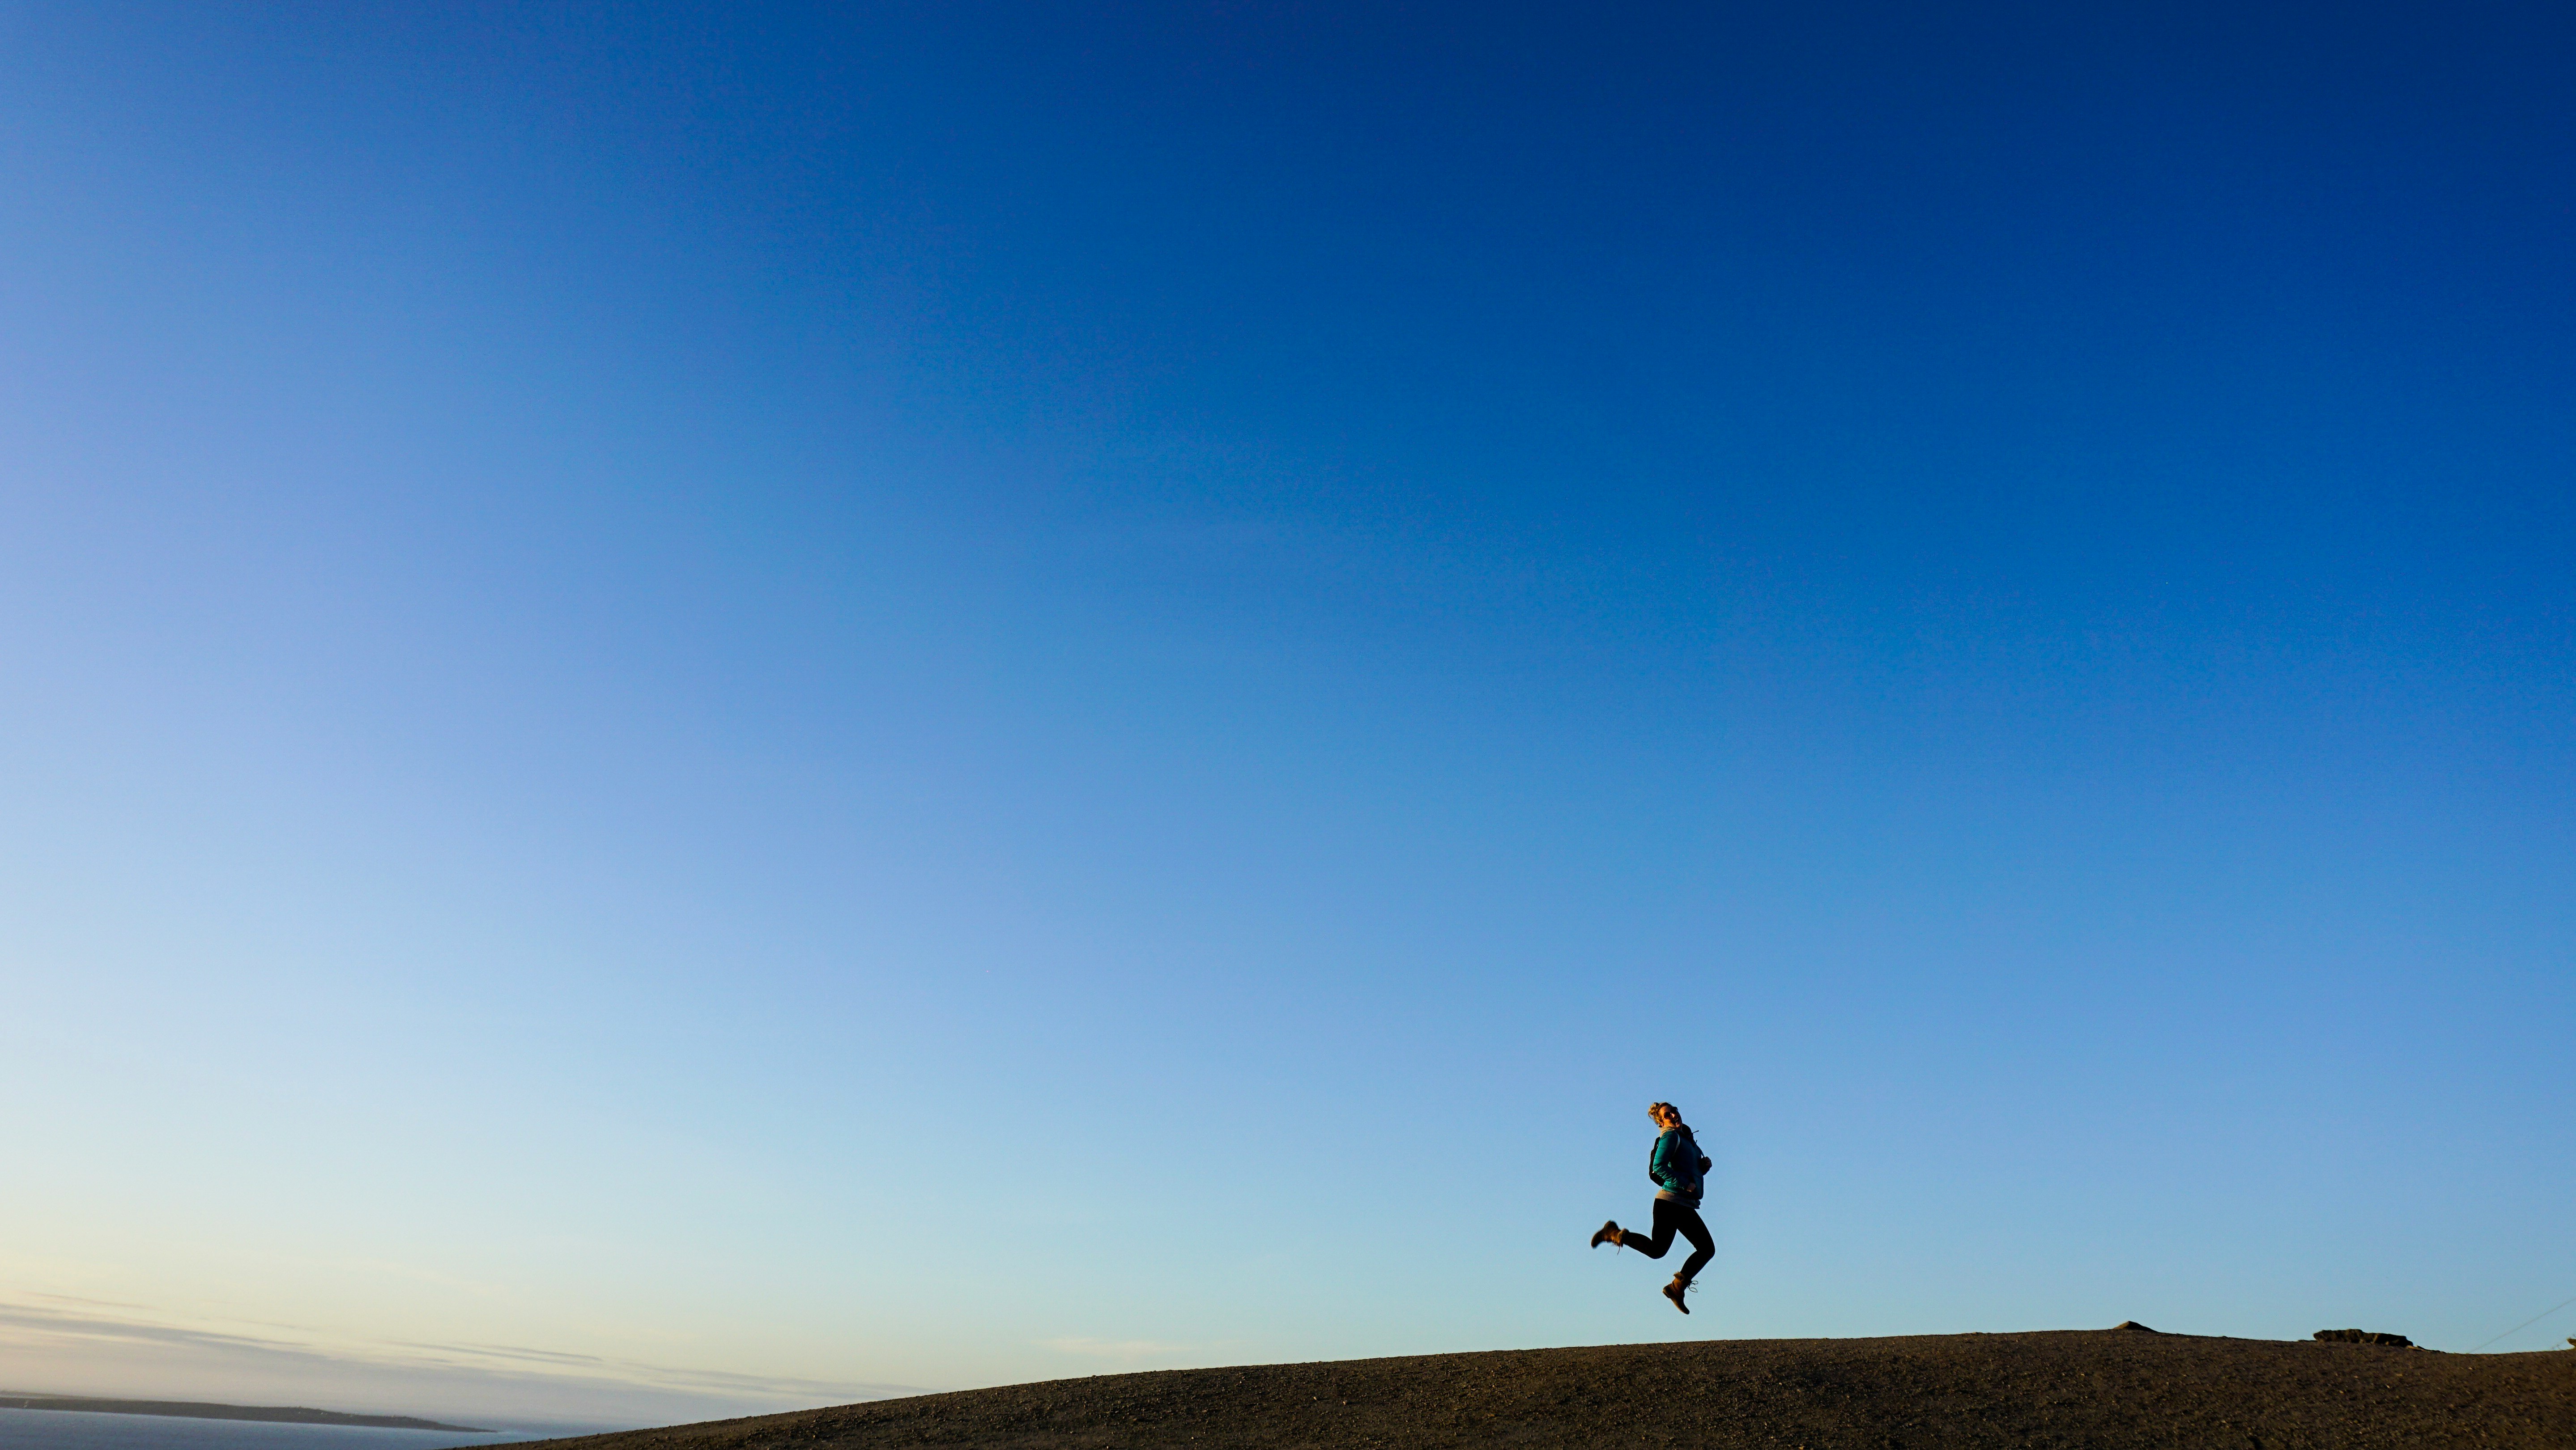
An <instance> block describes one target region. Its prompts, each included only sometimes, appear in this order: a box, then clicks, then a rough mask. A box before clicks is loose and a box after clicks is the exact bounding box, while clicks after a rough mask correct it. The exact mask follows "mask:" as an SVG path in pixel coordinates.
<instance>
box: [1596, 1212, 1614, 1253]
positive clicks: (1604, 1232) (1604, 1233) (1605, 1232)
mask: <svg viewBox="0 0 2576 1450" xmlns="http://www.w3.org/2000/svg"><path fill="white" fill-rule="evenodd" d="M1618 1232H1619V1220H1617V1219H1615V1218H1614V1219H1612V1220H1610V1221H1609V1222H1608V1223H1605V1224H1603V1225H1601V1232H1599V1233H1597V1234H1594V1235H1593V1236H1592V1246H1593V1247H1594V1248H1596V1249H1597V1248H1599V1247H1601V1246H1602V1245H1603V1244H1606V1243H1608V1242H1610V1240H1611V1239H1612V1238H1614V1237H1616V1236H1617V1234H1618Z"/></svg>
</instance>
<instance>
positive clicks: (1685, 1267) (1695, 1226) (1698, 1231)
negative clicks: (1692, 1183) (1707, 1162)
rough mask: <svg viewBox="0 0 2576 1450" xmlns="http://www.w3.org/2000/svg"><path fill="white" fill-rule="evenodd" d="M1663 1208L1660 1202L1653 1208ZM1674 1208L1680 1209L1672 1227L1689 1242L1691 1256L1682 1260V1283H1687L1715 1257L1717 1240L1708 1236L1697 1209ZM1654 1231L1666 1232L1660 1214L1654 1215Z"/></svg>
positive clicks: (1706, 1225)
mask: <svg viewBox="0 0 2576 1450" xmlns="http://www.w3.org/2000/svg"><path fill="white" fill-rule="evenodd" d="M1663 1206H1664V1205H1663V1202H1662V1200H1660V1199H1659V1200H1657V1201H1656V1204H1655V1207H1657V1208H1658V1209H1660V1208H1662V1207H1663ZM1674 1207H1675V1208H1677V1209H1680V1212H1678V1213H1677V1214H1675V1215H1674V1218H1675V1220H1676V1222H1675V1224H1674V1227H1676V1228H1679V1229H1680V1230H1681V1234H1682V1237H1683V1238H1686V1239H1688V1240H1690V1242H1691V1256H1690V1257H1689V1258H1687V1259H1684V1260H1682V1282H1684V1283H1688V1282H1690V1281H1691V1280H1693V1279H1696V1278H1698V1277H1699V1271H1700V1270H1702V1269H1704V1268H1706V1267H1708V1261H1709V1260H1711V1259H1713V1258H1716V1257H1717V1240H1716V1239H1715V1238H1714V1237H1712V1236H1711V1235H1710V1234H1709V1231H1708V1224H1707V1223H1706V1222H1704V1221H1703V1220H1702V1219H1701V1218H1700V1216H1699V1210H1698V1209H1695V1208H1681V1206H1680V1205H1679V1204H1675V1205H1674ZM1655 1231H1656V1232H1657V1233H1664V1232H1668V1230H1666V1229H1665V1228H1664V1216H1663V1215H1662V1214H1661V1213H1658V1214H1656V1215H1655Z"/></svg>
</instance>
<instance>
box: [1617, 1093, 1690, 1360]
mask: <svg viewBox="0 0 2576 1450" xmlns="http://www.w3.org/2000/svg"><path fill="white" fill-rule="evenodd" d="M1646 1116H1647V1117H1650V1118H1652V1119H1654V1120H1655V1126H1656V1127H1657V1128H1659V1129H1661V1130H1662V1132H1661V1133H1659V1134H1658V1135H1657V1136H1656V1138H1655V1146H1654V1147H1653V1149H1651V1150H1650V1151H1649V1152H1648V1153H1647V1154H1646V1176H1647V1177H1648V1178H1651V1179H1653V1180H1655V1231H1654V1233H1653V1234H1652V1235H1651V1236H1649V1235H1646V1234H1641V1233H1638V1232H1636V1231H1634V1230H1632V1229H1623V1228H1621V1227H1619V1221H1618V1220H1617V1219H1615V1218H1614V1219H1612V1220H1610V1221H1609V1222H1608V1223H1605V1224H1603V1225H1601V1231H1600V1232H1599V1233H1596V1234H1594V1235H1593V1236H1592V1246H1593V1247H1594V1248H1596V1249H1597V1248H1599V1247H1601V1246H1602V1245H1603V1244H1605V1243H1607V1244H1615V1245H1617V1246H1618V1247H1620V1248H1623V1249H1635V1250H1636V1251H1637V1252H1639V1253H1641V1254H1644V1255H1645V1256H1646V1257H1647V1258H1650V1259H1660V1258H1662V1257H1663V1256H1664V1251H1665V1250H1667V1249H1669V1248H1671V1247H1672V1246H1673V1235H1674V1234H1676V1233H1678V1234H1680V1235H1681V1236H1682V1237H1683V1238H1686V1239H1688V1240H1690V1243H1691V1255H1690V1257H1689V1258H1687V1259H1684V1260H1682V1268H1681V1272H1680V1273H1678V1274H1675V1275H1673V1281H1672V1282H1671V1283H1669V1284H1666V1285H1665V1286H1664V1297H1665V1298H1667V1299H1670V1300H1672V1301H1673V1307H1674V1308H1676V1309H1678V1310H1680V1311H1682V1312H1683V1313H1684V1314H1688V1313H1689V1312H1690V1306H1689V1305H1688V1304H1685V1303H1683V1302H1682V1296H1683V1295H1684V1294H1687V1293H1689V1292H1690V1286H1691V1280H1693V1279H1696V1278H1698V1277H1699V1271H1700V1270H1701V1269H1702V1268H1703V1267H1705V1266H1706V1265H1707V1263H1708V1261H1709V1260H1710V1259H1713V1258H1715V1257H1717V1241H1716V1240H1715V1239H1712V1238H1710V1237H1709V1233H1708V1225H1707V1224H1705V1223H1703V1222H1701V1221H1700V1216H1699V1198H1700V1190H1701V1188H1702V1187H1703V1186H1704V1185H1705V1184H1706V1183H1707V1181H1708V1160H1707V1159H1706V1158H1703V1157H1701V1156H1700V1151H1699V1140H1698V1139H1696V1138H1694V1137H1692V1136H1691V1130H1690V1124H1688V1123H1685V1122H1683V1121H1682V1114H1681V1109H1679V1108H1676V1107H1674V1106H1673V1105H1672V1104H1670V1103H1649V1104H1647V1106H1646Z"/></svg>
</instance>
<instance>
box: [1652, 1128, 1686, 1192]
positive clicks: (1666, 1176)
mask: <svg viewBox="0 0 2576 1450" xmlns="http://www.w3.org/2000/svg"><path fill="white" fill-rule="evenodd" d="M1681 1136H1682V1135H1681V1134H1679V1133H1666V1134H1664V1135H1663V1136H1662V1137H1660V1138H1657V1139H1656V1140H1655V1151H1654V1152H1652V1153H1650V1154H1648V1155H1647V1157H1646V1176H1647V1177H1648V1178H1651V1179H1653V1180H1655V1185H1656V1186H1657V1187H1659V1188H1669V1189H1671V1190H1673V1191H1674V1192H1676V1193H1679V1192H1680V1191H1681V1187H1682V1184H1681V1175H1680V1174H1679V1173H1676V1172H1674V1171H1673V1150H1674V1149H1675V1148H1676V1147H1678V1146H1679V1145H1680V1143H1681Z"/></svg>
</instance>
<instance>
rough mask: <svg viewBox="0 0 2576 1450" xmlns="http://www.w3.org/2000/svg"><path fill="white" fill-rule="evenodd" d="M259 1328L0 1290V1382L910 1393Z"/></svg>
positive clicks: (472, 1393)
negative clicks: (1, 1367)
mask: <svg viewBox="0 0 2576 1450" xmlns="http://www.w3.org/2000/svg"><path fill="white" fill-rule="evenodd" d="M73 1306H77V1307H73ZM110 1311H115V1312H110ZM264 1327H268V1328H273V1329H276V1330H278V1331H280V1332H277V1333H269V1334H244V1333H236V1332H232V1331H230V1330H227V1329H221V1328H216V1327H212V1326H209V1325H205V1324H188V1323H181V1322H175V1321H174V1320H172V1319H171V1318H169V1317H167V1316H163V1315H159V1314H157V1313H155V1312H154V1311H152V1310H151V1309H150V1308H149V1307H148V1306H144V1305H132V1304H108V1303H104V1302H102V1301H96V1300H80V1299H71V1298H68V1297H66V1296H62V1295H35V1294H29V1295H21V1296H17V1297H14V1298H0V1353H5V1355H6V1359H5V1363H6V1365H7V1366H8V1368H7V1374H8V1377H9V1379H10V1380H11V1381H12V1383H10V1384H8V1385H5V1386H0V1389H7V1390H12V1391H18V1392H23V1393H53V1394H97V1395H123V1396H133V1397H138V1398H154V1399H207V1400H220V1401H225V1402H228V1403H233V1404H299V1405H314V1406H318V1407H320V1408H324V1409H334V1410H348V1411H356V1412H362V1413H377V1414H409V1415H426V1416H431V1417H434V1418H437V1419H442V1420H469V1421H472V1422H473V1423H476V1424H482V1425H491V1426H494V1427H495V1428H522V1427H543V1428H561V1427H608V1426H632V1425H666V1424H673V1423H677V1422H681V1421H688V1420H703V1419H710V1418H714V1417H718V1416H725V1415H742V1414H759V1413H763V1412H767V1411H773V1410H785V1409H798V1408H804V1407H807V1406H812V1405H826V1404H844V1403H847V1402H849V1401H852V1400H870V1399H886V1398H890V1397H892V1396H897V1395H911V1394H921V1393H924V1391H923V1390H922V1389H921V1388H920V1387H918V1386H913V1385H892V1384H878V1383H872V1382H868V1381H862V1380H815V1379H796V1378H788V1377H780V1376H767V1375H747V1374H739V1373H735V1372H732V1371H728V1370H712V1369H693V1368H688V1367H684V1366H674V1365H661V1364H648V1363H645V1362H642V1361H638V1360H624V1359H611V1358H603V1357H601V1356H598V1355H588V1354H571V1353H565V1352H562V1351H558V1350H549V1349H542V1348H532V1347H529V1346H525V1345H504V1344H436V1343H416V1342H402V1341H334V1340H333V1339H332V1338H331V1337H330V1336H328V1335H325V1334H323V1333H321V1332H319V1331H309V1330H303V1329H299V1328H296V1327H295V1326H288V1325H280V1326H264Z"/></svg>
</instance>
